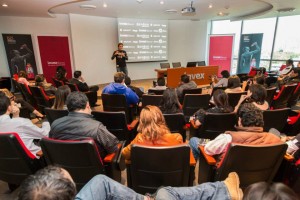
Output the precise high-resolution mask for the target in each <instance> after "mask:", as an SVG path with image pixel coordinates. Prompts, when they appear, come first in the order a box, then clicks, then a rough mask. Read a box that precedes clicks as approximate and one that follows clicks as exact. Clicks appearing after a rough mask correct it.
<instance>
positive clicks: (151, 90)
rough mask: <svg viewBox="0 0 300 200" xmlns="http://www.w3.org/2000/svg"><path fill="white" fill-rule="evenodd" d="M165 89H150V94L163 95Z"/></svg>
mask: <svg viewBox="0 0 300 200" xmlns="http://www.w3.org/2000/svg"><path fill="white" fill-rule="evenodd" d="M164 91H165V90H154V89H149V90H148V94H155V95H162V94H163V93H164Z"/></svg>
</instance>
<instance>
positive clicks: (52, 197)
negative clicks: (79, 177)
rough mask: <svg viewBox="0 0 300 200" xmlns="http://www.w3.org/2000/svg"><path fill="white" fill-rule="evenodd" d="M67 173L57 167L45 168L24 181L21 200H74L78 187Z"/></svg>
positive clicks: (20, 193)
mask: <svg viewBox="0 0 300 200" xmlns="http://www.w3.org/2000/svg"><path fill="white" fill-rule="evenodd" d="M66 173H67V172H66V171H65V170H63V169H62V168H59V167H55V166H48V167H45V168H43V169H41V170H39V171H38V172H36V173H35V174H34V175H31V176H29V177H28V178H27V179H25V180H24V181H23V183H22V184H21V186H20V191H19V194H18V199H19V200H40V199H43V200H74V198H75V195H76V186H75V184H74V182H73V181H72V179H71V178H69V177H68V176H67V175H66Z"/></svg>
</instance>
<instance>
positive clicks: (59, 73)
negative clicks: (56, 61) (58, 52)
mask: <svg viewBox="0 0 300 200" xmlns="http://www.w3.org/2000/svg"><path fill="white" fill-rule="evenodd" d="M66 76H67V70H66V69H65V68H64V67H63V66H58V67H57V68H56V75H55V78H57V79H58V80H60V81H63V82H64V84H66V83H68V82H69V81H68V79H67V78H66Z"/></svg>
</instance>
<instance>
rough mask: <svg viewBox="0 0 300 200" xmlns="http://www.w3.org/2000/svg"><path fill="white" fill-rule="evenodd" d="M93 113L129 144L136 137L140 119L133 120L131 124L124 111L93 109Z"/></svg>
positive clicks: (109, 129)
mask: <svg viewBox="0 0 300 200" xmlns="http://www.w3.org/2000/svg"><path fill="white" fill-rule="evenodd" d="M92 115H93V116H94V118H95V119H96V120H97V121H99V122H101V123H102V124H103V125H104V126H106V128H107V130H108V131H109V132H111V133H112V134H114V135H115V136H116V137H117V138H118V140H120V141H126V144H128V143H130V141H131V140H133V139H134V138H135V136H136V133H137V130H136V129H137V125H138V120H133V121H132V122H131V124H129V123H128V121H127V119H126V114H125V112H124V111H121V112H108V111H104V112H100V111H93V112H92Z"/></svg>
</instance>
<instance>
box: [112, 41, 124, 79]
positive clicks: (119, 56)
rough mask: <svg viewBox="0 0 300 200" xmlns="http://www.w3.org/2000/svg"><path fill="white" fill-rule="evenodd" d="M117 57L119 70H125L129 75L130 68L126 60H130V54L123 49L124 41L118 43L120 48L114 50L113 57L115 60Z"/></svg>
mask: <svg viewBox="0 0 300 200" xmlns="http://www.w3.org/2000/svg"><path fill="white" fill-rule="evenodd" d="M114 58H116V67H117V72H123V73H124V74H126V76H128V70H127V65H126V60H128V56H127V53H126V51H124V50H123V43H119V44H118V50H116V51H114V53H113V55H112V56H111V59H112V60H113V59H114Z"/></svg>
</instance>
